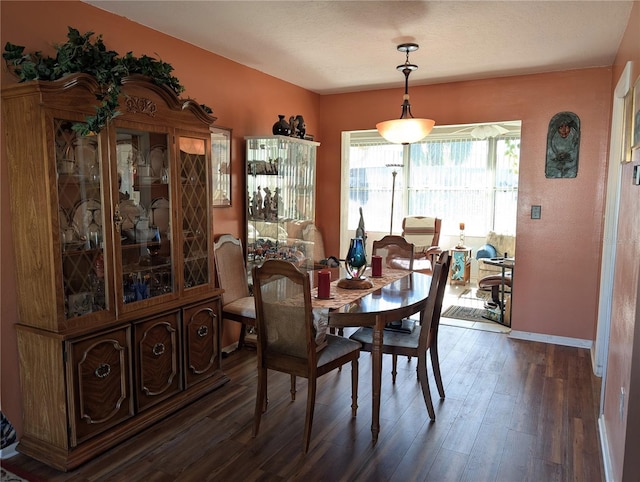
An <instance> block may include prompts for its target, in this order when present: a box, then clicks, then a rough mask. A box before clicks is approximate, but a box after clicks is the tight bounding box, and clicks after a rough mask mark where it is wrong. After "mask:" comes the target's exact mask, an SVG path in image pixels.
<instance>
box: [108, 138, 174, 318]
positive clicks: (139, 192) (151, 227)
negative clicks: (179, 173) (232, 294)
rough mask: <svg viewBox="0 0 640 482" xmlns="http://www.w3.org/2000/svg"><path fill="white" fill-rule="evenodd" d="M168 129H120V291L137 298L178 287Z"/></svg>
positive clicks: (117, 209) (127, 300)
mask: <svg viewBox="0 0 640 482" xmlns="http://www.w3.org/2000/svg"><path fill="white" fill-rule="evenodd" d="M168 147H169V143H168V135H167V134H166V133H155V132H144V131H138V130H132V129H124V128H118V129H117V130H116V155H117V183H118V193H117V196H118V199H117V201H116V207H115V211H114V212H115V217H116V219H117V220H118V223H117V226H118V228H119V229H118V230H117V231H118V232H117V233H116V234H117V236H119V243H118V240H116V246H119V261H120V266H121V275H122V280H121V286H120V290H121V292H120V293H118V295H119V296H121V299H122V303H123V304H125V305H126V304H130V303H137V302H140V301H143V300H148V299H150V298H154V297H157V296H162V295H167V294H171V293H174V292H175V289H176V284H175V282H174V279H175V274H174V260H173V256H172V249H171V243H172V239H171V238H172V236H171V203H172V200H171V189H170V188H169V186H170V171H171V169H170V167H171V165H170V163H171V158H170V155H169V152H170V150H169V148H168Z"/></svg>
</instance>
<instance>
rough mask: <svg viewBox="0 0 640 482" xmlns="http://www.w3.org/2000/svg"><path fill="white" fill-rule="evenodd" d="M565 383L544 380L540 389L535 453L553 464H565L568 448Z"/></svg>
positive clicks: (557, 380) (559, 380)
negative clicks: (540, 397) (540, 399)
mask: <svg viewBox="0 0 640 482" xmlns="http://www.w3.org/2000/svg"><path fill="white" fill-rule="evenodd" d="M566 413H567V408H566V400H565V383H564V380H561V379H559V378H545V380H544V385H543V388H542V405H541V409H540V424H539V426H538V430H539V432H538V446H537V453H538V454H540V455H541V458H542V459H543V460H546V461H547V462H551V463H554V464H563V463H565V455H566V453H567V452H568V449H569V448H570V447H569V446H568V437H567V434H568V427H567V423H566V421H567V417H566Z"/></svg>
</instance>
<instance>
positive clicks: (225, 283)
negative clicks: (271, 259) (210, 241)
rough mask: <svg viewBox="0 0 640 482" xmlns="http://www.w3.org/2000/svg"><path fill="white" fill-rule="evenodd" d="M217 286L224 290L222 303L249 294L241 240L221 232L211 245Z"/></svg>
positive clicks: (224, 303)
mask: <svg viewBox="0 0 640 482" xmlns="http://www.w3.org/2000/svg"><path fill="white" fill-rule="evenodd" d="M213 256H214V259H215V262H216V277H217V279H218V286H219V287H220V288H222V289H223V290H224V294H223V295H222V305H223V306H224V305H226V304H229V303H231V302H232V301H235V300H237V299H240V298H245V297H247V296H250V293H249V283H248V280H247V270H246V267H245V262H244V250H243V249H242V242H241V241H240V240H239V239H238V238H235V237H234V236H232V235H230V234H222V235H221V236H220V237H219V238H218V240H217V241H216V242H215V243H214V245H213Z"/></svg>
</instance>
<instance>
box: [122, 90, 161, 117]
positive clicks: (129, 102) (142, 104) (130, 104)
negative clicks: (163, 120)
mask: <svg viewBox="0 0 640 482" xmlns="http://www.w3.org/2000/svg"><path fill="white" fill-rule="evenodd" d="M125 105H126V107H127V112H132V113H134V114H137V113H140V114H147V115H148V116H150V117H154V116H155V115H156V112H157V111H158V106H157V105H156V103H155V102H153V101H152V100H151V99H147V98H145V97H135V96H133V95H131V96H127V98H126V100H125Z"/></svg>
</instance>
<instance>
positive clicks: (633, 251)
mask: <svg viewBox="0 0 640 482" xmlns="http://www.w3.org/2000/svg"><path fill="white" fill-rule="evenodd" d="M629 60H632V61H633V62H634V70H633V73H632V76H631V78H632V79H640V2H635V4H634V8H633V10H632V12H631V18H630V20H629V25H628V26H627V30H626V32H625V35H624V37H623V39H622V42H621V44H620V48H619V50H618V55H617V56H616V60H615V62H614V68H613V87H614V88H615V84H616V83H617V82H618V79H619V78H620V75H621V73H622V71H623V69H624V67H625V65H626V63H627V61H629ZM612 95H613V94H612ZM638 165H640V149H638V150H636V151H635V152H634V160H633V162H631V163H629V164H624V165H622V173H621V179H622V182H621V186H620V211H619V217H618V240H617V244H616V253H617V256H616V263H615V274H614V295H613V300H612V316H611V335H610V341H609V356H608V359H607V375H606V385H605V398H604V407H603V418H604V426H605V427H606V432H607V436H608V441H609V447H610V452H611V459H612V463H611V465H612V472H613V477H612V480H620V481H627V480H628V481H637V480H640V458H638V447H640V282H639V280H638V279H639V277H640V187H639V186H634V185H633V184H632V183H631V179H632V176H633V169H634V167H636V166H638ZM621 387H624V389H625V392H626V394H627V395H626V400H625V405H626V413H625V415H624V417H623V418H622V419H621V418H620V416H619V396H620V388H621ZM625 451H626V452H625Z"/></svg>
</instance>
